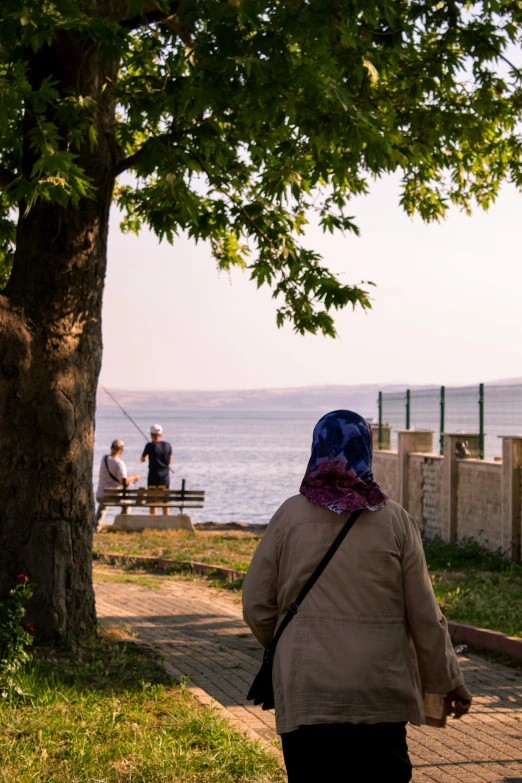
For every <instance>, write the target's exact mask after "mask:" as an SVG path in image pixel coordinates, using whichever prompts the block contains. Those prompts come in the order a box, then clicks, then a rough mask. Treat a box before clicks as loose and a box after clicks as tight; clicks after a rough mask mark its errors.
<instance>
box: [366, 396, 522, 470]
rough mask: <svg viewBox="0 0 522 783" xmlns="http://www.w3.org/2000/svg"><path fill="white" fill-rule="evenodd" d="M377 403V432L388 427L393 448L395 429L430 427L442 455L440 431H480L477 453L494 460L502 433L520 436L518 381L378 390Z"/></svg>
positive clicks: (499, 451) (499, 452) (521, 400)
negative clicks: (503, 383)
mask: <svg viewBox="0 0 522 783" xmlns="http://www.w3.org/2000/svg"><path fill="white" fill-rule="evenodd" d="M378 407H379V424H380V431H384V428H386V427H390V429H391V448H392V449H394V450H395V449H397V432H398V430H404V429H414V430H432V431H433V449H434V451H435V452H436V453H440V454H443V453H444V438H443V433H444V432H456V433H459V432H461V433H463V434H468V435H478V436H479V453H480V457H481V458H482V459H488V460H493V459H495V458H496V457H500V456H501V455H502V440H501V436H502V435H522V384H512V385H505V386H500V385H498V384H483V383H480V384H477V385H475V386H446V387H445V386H432V387H425V388H421V389H411V390H409V389H407V390H405V391H402V392H380V393H379V399H378ZM381 440H382V438H381Z"/></svg>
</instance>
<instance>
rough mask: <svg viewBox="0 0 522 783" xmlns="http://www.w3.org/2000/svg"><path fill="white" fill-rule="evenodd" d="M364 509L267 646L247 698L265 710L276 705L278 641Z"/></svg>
mask: <svg viewBox="0 0 522 783" xmlns="http://www.w3.org/2000/svg"><path fill="white" fill-rule="evenodd" d="M361 512H362V509H361V510H359V511H354V512H353V513H352V514H351V515H350V518H349V519H348V521H347V522H346V523H345V524H344V526H343V528H342V530H341V532H340V533H339V534H338V536H337V538H336V539H335V541H334V542H333V544H332V545H331V547H330V549H329V550H328V552H327V553H326V554H325V556H324V557H323V559H322V560H321V562H320V563H319V565H318V566H317V568H316V569H315V571H314V572H313V574H312V576H311V577H310V578H309V579H308V581H307V582H306V584H305V586H304V587H303V588H301V592H300V593H299V595H298V596H297V598H296V599H295V601H294V602H293V604H290V609H289V610H288V612H287V613H286V615H285V617H284V619H283V621H282V623H281V625H280V626H279V628H278V629H277V633H276V635H275V636H274V640H273V642H272V643H271V644H270V645H269V646H268V647H266V648H265V652H264V654H263V663H262V664H261V668H260V670H259V672H258V673H257V675H256V678H255V680H254V682H253V683H252V685H251V687H250V690H249V691H248V695H247V699H249V700H253V702H254V704H255V705H258V704H261V705H262V707H263V709H264V710H271V709H273V707H274V687H273V684H272V669H273V666H274V657H275V651H276V647H277V643H278V642H279V639H280V638H281V636H282V635H283V631H284V630H285V628H286V626H287V625H288V624H289V623H290V622H291V621H292V619H293V618H294V616H295V615H296V614H297V610H298V609H299V607H300V606H301V604H302V603H303V601H304V599H305V598H306V596H307V595H308V593H309V592H310V590H311V589H312V587H313V586H314V584H315V583H316V582H317V580H318V579H319V577H320V576H321V574H322V573H323V571H324V569H325V568H326V566H327V565H328V563H329V562H330V560H331V559H332V557H333V556H334V555H335V553H336V552H337V550H338V549H339V547H340V546H341V544H342V542H343V541H344V539H345V538H346V536H347V535H348V533H349V532H350V530H351V529H352V527H353V524H354V522H355V521H356V519H357V517H358V516H359V515H360V514H361Z"/></svg>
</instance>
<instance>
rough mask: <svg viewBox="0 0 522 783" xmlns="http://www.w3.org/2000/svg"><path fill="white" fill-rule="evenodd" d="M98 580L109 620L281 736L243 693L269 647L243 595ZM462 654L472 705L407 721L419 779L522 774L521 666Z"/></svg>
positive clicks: (100, 603) (238, 713)
mask: <svg viewBox="0 0 522 783" xmlns="http://www.w3.org/2000/svg"><path fill="white" fill-rule="evenodd" d="M95 579H96V578H95ZM95 587H96V603H97V610H98V616H99V618H100V619H101V620H102V621H103V622H104V623H110V624H116V625H118V624H120V623H124V624H125V625H126V626H127V627H129V628H131V629H132V631H133V632H135V633H137V634H138V636H139V637H140V638H142V639H145V640H147V641H149V642H151V643H152V644H153V645H154V646H156V647H157V648H159V649H160V650H161V652H162V654H163V655H164V656H165V659H166V661H167V662H168V663H170V664H171V665H173V666H174V667H175V669H177V670H178V671H179V672H181V673H183V674H186V675H188V676H189V677H190V681H191V682H192V683H194V684H195V685H197V686H199V688H201V689H203V691H206V693H208V694H209V695H210V696H211V697H212V698H214V699H215V700H216V701H217V702H219V703H220V704H221V705H223V706H224V707H225V708H226V709H227V710H228V711H229V713H231V714H232V715H234V716H235V718H236V719H237V721H238V722H239V723H240V725H242V726H244V727H248V728H249V729H250V730H251V732H252V731H253V732H254V733H255V734H256V735H257V736H259V737H260V738H261V737H264V738H266V739H270V738H273V737H275V721H274V715H273V713H272V712H263V711H262V710H261V709H260V708H258V707H253V706H252V705H251V704H250V703H247V701H246V698H245V695H246V692H247V690H248V687H249V685H250V683H251V681H252V678H253V676H254V674H255V673H256V672H257V670H258V668H259V663H260V661H261V651H260V650H259V647H258V645H257V642H256V641H255V639H254V637H253V636H252V634H251V633H250V632H249V631H248V629H247V627H246V626H245V624H244V623H243V620H242V618H241V607H240V604H239V601H238V599H237V597H236V596H235V595H233V594H230V595H229V594H227V593H225V592H224V591H220V590H214V589H212V588H209V587H207V586H206V585H200V584H198V583H194V582H189V581H184V580H181V579H180V580H168V581H167V580H165V581H163V582H162V586H161V588H160V589H151V588H148V587H142V586H140V585H134V584H122V583H117V582H113V583H106V582H96V581H95ZM460 660H461V665H462V668H463V670H464V672H465V675H466V682H467V684H468V686H469V687H470V689H471V691H472V692H473V693H474V694H475V701H474V710H473V713H472V715H471V716H470V717H469V718H468V719H467V720H462V721H455V720H452V721H450V723H449V726H448V728H447V729H445V730H441V729H430V728H428V727H422V728H420V729H417V728H414V727H411V726H410V727H409V729H408V737H409V739H408V743H409V748H410V755H411V758H412V762H413V764H414V768H415V770H414V775H413V781H414V783H428V781H440V783H450V782H452V783H455V781H458V783H484V781H486V782H487V783H490V782H491V781H503V782H504V783H522V672H520V671H516V670H511V669H509V668H507V667H505V666H501V665H498V664H495V663H491V662H489V661H486V660H485V659H483V658H481V657H479V656H474V655H470V656H462V657H461V659H460Z"/></svg>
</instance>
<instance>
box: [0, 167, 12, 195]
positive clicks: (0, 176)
mask: <svg viewBox="0 0 522 783" xmlns="http://www.w3.org/2000/svg"><path fill="white" fill-rule="evenodd" d="M15 179H16V176H15V174H13V172H12V171H9V169H3V168H0V188H4V190H5V188H8V187H9V185H11V184H12V183H13V182H14V181H15Z"/></svg>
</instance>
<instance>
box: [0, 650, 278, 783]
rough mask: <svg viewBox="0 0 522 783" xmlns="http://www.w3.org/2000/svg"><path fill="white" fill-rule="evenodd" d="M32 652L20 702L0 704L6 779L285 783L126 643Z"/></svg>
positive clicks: (1, 769)
mask: <svg viewBox="0 0 522 783" xmlns="http://www.w3.org/2000/svg"><path fill="white" fill-rule="evenodd" d="M36 656H37V657H36V658H35V660H34V661H33V662H32V663H31V664H30V665H29V666H28V667H27V668H26V670H25V674H24V675H23V677H22V681H21V684H22V687H23V689H24V691H25V693H26V696H25V698H23V699H21V700H18V701H13V702H12V703H11V704H9V703H5V702H3V703H0V720H1V723H2V732H1V734H0V781H2V783H3V782H4V781H5V783H177V782H178V781H179V782H180V783H203V781H204V782H205V783H254V782H255V783H268V782H269V781H270V782H271V783H272V782H273V783H282V782H283V781H284V780H286V776H285V775H284V774H283V772H282V771H281V770H280V768H279V766H278V764H277V762H276V760H275V759H274V758H273V757H272V756H271V755H269V754H268V753H266V752H264V751H263V750H262V749H261V748H260V747H259V746H256V745H254V744H253V743H251V742H250V741H248V740H247V739H246V738H245V737H244V736H243V735H240V734H238V733H236V732H234V731H233V730H232V729H231V728H230V727H229V725H228V724H227V723H226V722H225V721H224V720H222V719H221V718H219V717H217V716H216V715H215V714H214V713H212V712H211V711H210V710H208V709H203V708H202V707H201V706H200V705H199V704H198V702H197V701H196V700H195V699H194V698H193V697H192V695H191V694H190V693H189V692H188V691H186V690H185V689H184V688H183V687H180V686H179V685H177V684H175V683H173V681H172V680H171V679H170V678H168V677H167V676H166V675H165V673H164V671H163V669H162V667H160V666H159V665H158V664H157V663H155V662H154V661H152V660H151V659H150V657H149V656H148V655H147V654H146V653H144V652H143V650H140V649H139V648H136V647H135V646H134V645H132V644H128V643H122V642H118V643H116V642H114V641H108V640H104V641H99V642H97V643H96V644H95V645H91V646H85V647H83V648H78V649H76V650H69V651H57V650H54V651H53V650H50V649H43V650H42V649H39V650H36ZM0 701H1V700H0Z"/></svg>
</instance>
